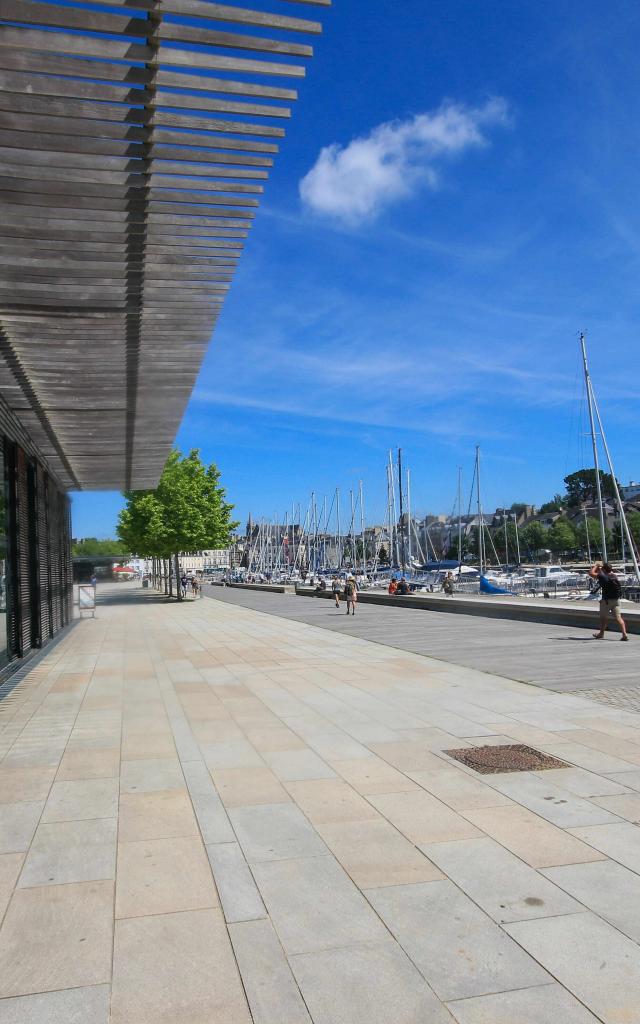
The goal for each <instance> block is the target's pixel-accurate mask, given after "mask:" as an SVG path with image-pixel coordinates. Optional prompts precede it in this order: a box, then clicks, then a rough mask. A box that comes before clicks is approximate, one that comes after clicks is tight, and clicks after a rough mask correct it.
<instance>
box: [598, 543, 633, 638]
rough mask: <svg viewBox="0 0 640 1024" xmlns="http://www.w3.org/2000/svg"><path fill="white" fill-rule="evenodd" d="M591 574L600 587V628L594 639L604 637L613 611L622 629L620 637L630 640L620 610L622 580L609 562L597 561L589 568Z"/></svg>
mask: <svg viewBox="0 0 640 1024" xmlns="http://www.w3.org/2000/svg"><path fill="white" fill-rule="evenodd" d="M589 575H590V576H591V578H592V579H594V580H597V581H598V586H599V587H600V629H599V630H598V632H597V633H594V634H593V639H594V640H602V639H603V637H604V634H605V632H606V629H607V625H608V621H609V613H611V614H612V615H614V616H615V619H616V621H617V623H618V625H619V626H620V629H621V630H622V636H621V637H620V639H621V640H628V639H629V637H628V636H627V627H626V625H625V621H624V619H623V618H622V612H621V611H620V598H621V596H622V587H621V586H620V580H619V579H618V577H617V576H616V574H615V572H614V571H613V569H612V568H611V566H610V565H609V563H608V562H596V564H595V565H594V566H593V568H591V569H590V570H589Z"/></svg>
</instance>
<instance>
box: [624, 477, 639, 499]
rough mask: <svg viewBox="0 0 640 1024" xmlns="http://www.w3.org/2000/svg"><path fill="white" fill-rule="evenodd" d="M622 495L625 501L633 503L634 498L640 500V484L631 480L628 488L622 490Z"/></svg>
mask: <svg viewBox="0 0 640 1024" xmlns="http://www.w3.org/2000/svg"><path fill="white" fill-rule="evenodd" d="M620 494H621V495H622V499H623V501H632V500H633V499H634V498H640V483H635V482H634V481H633V480H630V481H629V483H628V484H627V485H626V487H621V488H620Z"/></svg>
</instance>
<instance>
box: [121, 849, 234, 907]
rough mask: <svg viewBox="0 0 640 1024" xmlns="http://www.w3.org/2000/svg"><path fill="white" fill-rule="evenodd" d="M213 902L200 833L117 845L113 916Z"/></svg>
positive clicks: (202, 905) (216, 898) (215, 903)
mask: <svg viewBox="0 0 640 1024" xmlns="http://www.w3.org/2000/svg"><path fill="white" fill-rule="evenodd" d="M217 906H218V897H217V894H216V890H215V886H214V884H213V878H212V876H211V869H210V867H209V862H208V860H207V856H206V853H205V850H204V847H203V845H202V842H201V840H200V837H197V838H195V837H194V838H184V837H178V838H173V839H149V840H144V841H142V842H136V843H120V845H119V846H118V875H117V883H116V917H117V918H121V917H144V916H145V915H147V914H170V913H173V912H174V911H178V910H200V909H204V908H209V907H217Z"/></svg>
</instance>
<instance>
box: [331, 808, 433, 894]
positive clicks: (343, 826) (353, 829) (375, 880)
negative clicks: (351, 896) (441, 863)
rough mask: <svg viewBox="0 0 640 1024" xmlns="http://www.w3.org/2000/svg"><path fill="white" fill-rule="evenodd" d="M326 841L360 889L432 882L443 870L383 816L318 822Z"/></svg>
mask: <svg viewBox="0 0 640 1024" xmlns="http://www.w3.org/2000/svg"><path fill="white" fill-rule="evenodd" d="M316 827H317V830H318V832H319V833H320V835H321V836H322V838H323V839H324V841H325V843H326V844H327V846H328V847H329V849H330V850H331V852H332V853H333V855H334V856H335V857H336V859H337V860H339V861H340V863H341V865H342V867H343V868H344V869H345V871H346V872H347V874H348V875H350V877H351V878H352V879H353V881H354V882H355V883H356V885H357V886H358V887H359V888H360V889H366V888H369V887H373V886H383V885H404V884H406V883H409V882H431V881H434V880H435V879H438V878H442V877H443V875H442V872H441V871H439V870H438V868H436V867H435V865H434V864H432V863H431V861H429V860H428V859H427V858H426V857H425V855H424V854H423V853H421V852H420V850H417V849H416V847H415V846H414V845H413V844H412V843H410V842H409V840H408V839H405V837H404V836H402V835H401V834H400V833H399V832H398V831H397V829H395V828H394V827H393V825H390V824H389V822H388V821H385V820H384V819H383V818H378V819H377V820H374V821H339V822H331V823H327V824H321V825H317V826H316Z"/></svg>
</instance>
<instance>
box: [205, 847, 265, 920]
mask: <svg viewBox="0 0 640 1024" xmlns="http://www.w3.org/2000/svg"><path fill="white" fill-rule="evenodd" d="M207 854H208V857H209V863H210V864H211V870H212V871H213V877H214V879H215V883H216V887H217V890H218V895H219V897H220V902H221V904H222V909H223V911H224V916H225V920H226V921H227V923H236V922H240V921H254V920H256V919H257V918H261V917H266V916H267V912H266V910H265V908H264V904H263V902H262V899H261V897H260V893H259V892H258V889H257V886H256V883H255V882H254V880H253V875H252V874H251V871H250V869H249V866H248V864H247V862H246V860H245V859H244V856H243V853H242V850H241V849H240V847H239V846H238V844H237V843H214V844H212V845H210V846H207Z"/></svg>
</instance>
